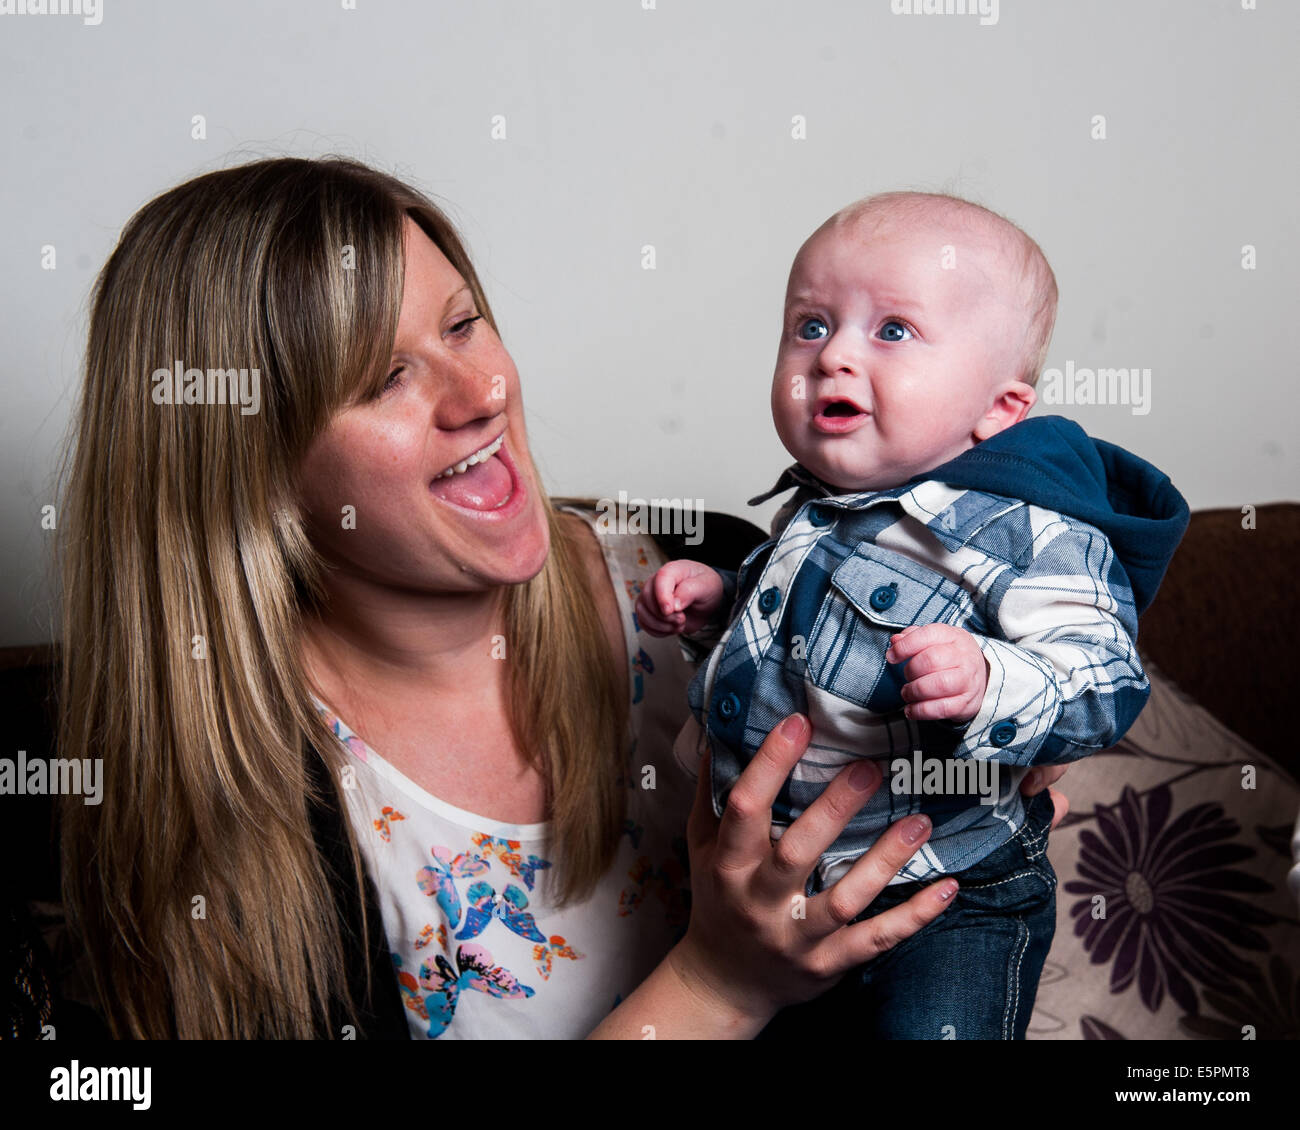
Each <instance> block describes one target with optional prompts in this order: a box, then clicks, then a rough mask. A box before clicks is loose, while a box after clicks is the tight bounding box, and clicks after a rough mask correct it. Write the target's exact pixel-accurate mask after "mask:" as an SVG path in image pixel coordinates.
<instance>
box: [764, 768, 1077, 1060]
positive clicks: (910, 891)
mask: <svg viewBox="0 0 1300 1130" xmlns="http://www.w3.org/2000/svg"><path fill="white" fill-rule="evenodd" d="M1025 807H1026V816H1025V822H1024V824H1022V825H1021V826H1020V828H1019V830H1018V831H1017V832H1016V833H1015V835H1014V836H1012V837H1011V839H1009V840H1008V841H1007V842H1006V843H1005V844H1003V845H1002V847H1000V848H998V849H997V850H996V851H995V852H993V853H992V854H991V855H988V856H986V857H985V858H984V859H982V860H980V862H979V863H977V864H975V865H974V866H973V867H968V868H967V869H966V870H965V871H959V872H957V873H956V874H955V878H956V879H957V882H958V883H959V884H960V889H959V890H958V892H957V896H956V898H955V900H954V902H953V905H952V906H950V907H949V908H948V909H947V910H945V911H944V912H943V913H942V914H941V915H940V916H939V917H938V918H936V919H935V920H934V921H933V922H931V923H930V924H929V925H927V926H925V927H923V928H922V929H921V930H919V931H918V932H917V933H915V934H913V935H912V936H911V937H910V938H908V939H907V940H906V941H903V942H900V943H899V944H898V945H896V946H895V947H894V948H893V949H891V950H887V951H886V952H885V953H882V954H880V955H879V956H878V957H875V958H873V959H872V960H871V961H869V962H867V963H866V964H865V965H862V966H859V967H858V968H857V969H853V970H850V971H849V972H848V973H847V974H846V975H845V976H844V979H843V980H842V981H840V983H839V984H838V985H836V986H835V987H834V988H833V989H831V990H830V991H829V992H827V993H826V994H825V995H824V996H822V997H820V998H819V999H817V1000H815V1001H810V1002H809V1003H808V1004H802V1005H794V1006H792V1007H791V1008H787V1009H783V1010H782V1011H781V1012H780V1013H778V1014H777V1016H776V1017H775V1018H774V1019H773V1020H772V1022H771V1023H770V1024H769V1025H768V1026H767V1027H766V1028H765V1029H764V1030H763V1031H762V1033H760V1035H759V1039H786V1038H797V1039H807V1038H809V1037H810V1036H812V1035H814V1034H815V1035H816V1036H817V1037H818V1038H819V1039H820V1038H823V1037H825V1036H826V1035H834V1034H842V1035H844V1036H851V1037H852V1038H854V1039H858V1040H861V1039H864V1038H865V1039H876V1040H939V1039H956V1040H1022V1039H1024V1036H1025V1028H1026V1027H1027V1026H1028V1024H1029V1014H1030V1012H1032V1011H1033V1007H1034V996H1035V994H1036V993H1037V992H1038V978H1039V976H1040V975H1041V973H1042V971H1043V962H1044V961H1045V960H1046V958H1047V951H1048V949H1049V948H1050V947H1051V944H1052V935H1053V933H1054V932H1055V928H1056V872H1054V871H1053V870H1052V865H1051V864H1050V863H1049V862H1048V860H1047V833H1048V831H1049V829H1050V827H1051V819H1052V801H1051V797H1050V796H1049V795H1048V793H1047V791H1046V790H1044V791H1043V792H1041V793H1039V794H1038V795H1037V796H1036V797H1033V798H1029V799H1027V800H1026V802H1025ZM929 885H930V884H929V883H928V882H927V883H899V884H896V885H895V886H892V887H886V888H885V889H884V890H883V891H881V893H880V894H879V895H878V896H877V897H876V900H875V901H874V902H873V903H872V904H871V906H870V907H868V908H867V910H866V911H864V912H863V913H862V914H860V915H859V916H858V917H857V918H856V919H854V921H855V922H861V921H863V920H864V919H867V918H871V917H874V916H875V915H877V914H880V913H882V912H883V911H885V910H888V909H890V908H891V907H894V906H898V905H899V904H900V903H903V902H906V901H907V900H908V899H909V898H911V897H912V896H913V895H914V894H916V892H917V891H919V890H921V889H923V888H924V887H926V886H929Z"/></svg>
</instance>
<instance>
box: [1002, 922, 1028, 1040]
mask: <svg viewBox="0 0 1300 1130" xmlns="http://www.w3.org/2000/svg"><path fill="white" fill-rule="evenodd" d="M1016 942H1017V950H1016V955H1015V959H1014V961H1015V964H1014V967H1012V968H1011V969H1009V970H1008V972H1009V973H1010V974H1011V984H1010V985H1009V986H1008V988H1009V989H1010V990H1011V991H1010V992H1008V993H1007V1008H1006V1011H1005V1012H1004V1013H1003V1014H1002V1038H1003V1039H1004V1040H1009V1039H1011V1038H1012V1037H1011V1036H1009V1035H1008V1034H1007V1027H1008V1024H1009V1025H1010V1026H1011V1031H1012V1034H1013V1035H1014V1032H1015V1019H1014V1018H1015V1016H1016V1013H1017V1012H1018V1011H1019V1008H1020V966H1021V964H1022V963H1023V962H1024V959H1025V952H1026V951H1027V950H1028V949H1029V926H1028V924H1027V923H1026V922H1025V921H1024V919H1022V918H1017V919H1016Z"/></svg>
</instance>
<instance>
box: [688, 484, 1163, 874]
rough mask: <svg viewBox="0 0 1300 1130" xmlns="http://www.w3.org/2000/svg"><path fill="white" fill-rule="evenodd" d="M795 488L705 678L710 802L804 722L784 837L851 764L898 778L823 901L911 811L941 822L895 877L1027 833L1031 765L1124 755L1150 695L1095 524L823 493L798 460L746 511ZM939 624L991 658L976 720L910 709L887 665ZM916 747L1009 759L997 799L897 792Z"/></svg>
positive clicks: (876, 800) (928, 488)
mask: <svg viewBox="0 0 1300 1130" xmlns="http://www.w3.org/2000/svg"><path fill="white" fill-rule="evenodd" d="M791 486H798V487H799V488H800V489H799V491H798V493H797V494H796V495H795V496H794V497H793V498H791V500H790V501H789V502H788V503H787V504H786V505H785V507H784V508H783V509H782V511H781V513H779V514H778V516H777V519H776V521H775V522H774V524H773V534H774V535H776V536H774V537H773V538H772V539H771V540H769V541H767V542H765V543H764V544H763V545H761V546H759V547H758V548H757V549H756V550H754V552H753V553H751V554H750V555H749V557H748V558H746V560H745V562H744V564H743V565H742V566H741V569H740V572H739V574H738V575H737V576H736V578H735V581H734V584H735V592H736V594H738V595H737V597H736V598H735V599H734V603H733V607H732V616H731V623H730V626H729V627H728V628H727V629H726V630H725V632H724V633H723V634H722V635H721V637H720V639H719V642H718V644H717V646H716V647H715V648H714V650H713V652H712V654H711V655H710V656H709V660H708V662H707V664H705V665H702V666H701V668H700V670H699V672H698V673H697V675H696V677H695V679H694V681H693V682H692V683H691V687H690V692H689V698H690V704H691V709H692V711H693V712H694V714H695V717H696V718H697V719H698V722H699V726H702V727H703V728H704V730H705V731H706V732H707V734H708V737H709V739H710V741H711V744H712V748H713V762H712V764H713V781H712V785H713V804H714V810H715V812H716V813H717V814H718V815H721V813H722V809H723V806H724V805H725V802H726V797H727V794H728V792H729V791H730V789H731V786H732V785H733V784H734V782H735V781H736V778H737V777H738V776H739V775H740V773H741V770H742V769H743V768H744V766H745V765H746V764H747V763H748V762H749V760H750V758H752V757H753V755H754V754H755V752H756V751H757V749H758V747H759V745H760V744H761V743H762V741H763V739H764V738H765V737H766V736H767V734H768V732H769V731H770V730H771V729H772V728H773V727H774V726H775V725H776V724H777V723H778V722H780V721H781V719H783V718H784V717H785V716H786V715H788V714H792V713H794V712H795V711H802V712H804V713H805V714H807V715H808V716H809V717H810V719H811V720H812V723H813V736H812V744H811V745H810V746H809V748H808V751H807V753H806V754H805V756H804V757H803V759H802V760H801V761H800V762H799V764H798V765H797V766H796V767H795V769H794V772H793V773H792V774H791V776H790V777H789V779H788V780H787V781H786V783H785V785H784V786H783V787H782V790H781V793H780V796H779V797H778V798H777V802H776V804H775V805H774V806H773V810H772V814H773V829H772V834H773V836H779V835H780V834H781V832H782V831H783V830H784V828H785V827H786V826H787V825H789V824H790V823H791V822H793V821H794V820H795V819H796V818H797V817H798V816H799V814H800V813H801V812H803V810H804V809H805V808H806V807H807V806H808V805H809V804H811V803H812V801H813V800H814V799H815V798H816V797H817V796H818V794H819V793H821V791H822V790H823V789H824V788H825V787H826V784H827V783H828V782H829V781H830V780H831V778H833V777H834V776H835V775H836V774H837V773H838V772H839V771H840V770H841V769H842V768H843V767H844V766H845V765H846V764H848V763H849V762H851V761H855V760H858V759H860V758H864V757H868V758H876V759H882V766H881V768H882V770H883V771H884V774H885V780H884V783H883V784H882V785H881V787H880V788H879V789H878V790H877V791H876V793H875V794H874V795H873V796H872V798H871V800H870V801H869V802H868V803H867V805H866V806H865V807H864V808H863V809H862V810H861V811H860V812H859V813H858V814H857V815H856V816H855V817H854V818H853V819H852V820H851V821H850V822H849V824H848V825H847V827H846V828H845V829H844V831H843V833H842V834H841V835H840V837H839V839H837V840H836V842H835V843H834V844H833V845H832V846H831V848H830V849H829V850H828V851H827V852H826V853H825V854H824V855H823V857H822V860H821V864H820V866H819V867H818V870H817V874H816V876H815V877H814V880H810V883H809V893H813V892H814V891H815V890H817V889H818V886H819V884H820V886H827V885H829V884H830V883H831V882H834V881H835V879H837V878H838V877H839V876H840V875H842V874H843V873H844V871H846V870H847V869H848V867H849V865H850V864H851V862H852V860H854V859H856V858H857V857H858V856H859V855H861V854H862V853H863V852H864V851H866V849H867V848H869V847H870V846H871V844H872V843H874V842H875V840H876V839H877V838H878V837H879V836H880V834H881V833H882V832H884V831H885V829H886V828H887V827H888V826H889V825H890V824H892V823H893V822H894V821H896V820H898V819H899V818H900V817H902V816H905V815H907V814H908V813H912V812H924V813H926V814H927V815H929V816H930V818H931V820H932V821H933V825H934V829H933V832H932V833H931V836H930V839H929V840H928V841H927V842H926V843H925V844H924V845H923V846H922V848H921V850H920V851H918V852H917V853H916V854H915V855H914V856H913V857H912V858H911V860H909V861H908V863H907V864H906V865H905V866H904V867H903V868H902V870H900V871H899V872H898V874H897V875H896V876H895V877H894V879H893V880H892V881H891V882H894V883H899V882H907V881H914V880H919V879H928V878H931V877H934V876H937V875H941V874H947V873H950V872H954V871H960V870H962V869H964V868H966V867H970V866H971V865H973V864H974V863H976V862H978V861H979V860H980V859H982V858H984V857H985V856H987V855H988V854H989V853H991V852H992V851H994V850H995V849H996V848H997V847H999V846H1000V845H1001V844H1002V843H1004V842H1005V841H1006V840H1007V839H1008V838H1010V836H1011V835H1012V834H1013V833H1014V832H1015V831H1016V829H1017V828H1019V827H1020V825H1021V824H1022V823H1023V821H1024V818H1025V813H1024V805H1023V804H1022V803H1021V798H1020V794H1019V788H1018V787H1019V784H1020V781H1021V779H1022V778H1023V777H1024V775H1025V773H1026V772H1027V771H1028V767H1029V766H1031V765H1045V764H1055V763H1061V762H1068V761H1074V760H1076V759H1077V758H1080V757H1084V756H1086V755H1087V754H1089V753H1092V752H1093V751H1095V750H1099V749H1105V748H1107V747H1108V746H1111V745H1113V744H1114V743H1115V742H1117V741H1118V740H1119V738H1120V737H1121V736H1122V735H1123V734H1124V732H1125V731H1126V730H1127V729H1128V727H1129V726H1130V725H1131V724H1132V722H1133V720H1134V719H1135V718H1136V717H1137V715H1138V713H1139V711H1140V710H1141V709H1142V707H1143V705H1144V704H1145V702H1146V698H1147V694H1148V691H1149V686H1148V683H1147V679H1146V675H1145V673H1144V672H1143V670H1142V665H1141V663H1140V662H1139V660H1138V655H1137V650H1136V647H1135V644H1134V640H1135V638H1136V635H1137V612H1136V609H1135V607H1134V601H1133V593H1132V591H1131V589H1130V586H1129V582H1128V578H1127V576H1126V574H1125V572H1124V569H1123V566H1122V565H1121V564H1120V563H1119V561H1118V559H1117V558H1116V556H1115V553H1114V550H1113V549H1112V547H1111V544H1110V542H1109V541H1108V540H1107V538H1106V537H1105V535H1103V534H1102V533H1101V532H1100V531H1099V530H1098V529H1097V528H1096V527H1095V526H1091V525H1089V524H1087V523H1085V522H1081V521H1078V520H1075V519H1073V518H1069V517H1065V516H1063V515H1062V514H1059V513H1056V512H1054V511H1051V510H1046V509H1043V508H1041V507H1038V506H1034V505H1031V504H1029V503H1026V502H1023V501H1020V500H1017V499H1014V498H1007V497H1001V496H997V495H993V494H986V493H983V492H981V491H977V490H962V489H957V488H954V487H951V486H948V485H946V484H944V483H942V482H937V481H933V480H925V481H922V482H920V483H916V484H913V485H910V486H904V487H898V488H895V489H892V490H887V491H878V492H868V493H863V494H852V495H828V494H827V492H826V488H825V487H824V486H823V485H822V484H821V483H820V482H818V480H817V479H815V478H814V477H813V476H812V475H810V474H809V473H808V472H807V471H805V470H804V469H803V468H801V467H800V466H799V465H798V464H796V465H795V466H794V467H791V468H790V469H788V470H787V471H786V472H785V473H784V474H783V475H782V477H781V479H780V480H779V481H778V483H777V485H776V486H775V487H774V488H773V489H772V490H771V491H769V492H768V493H767V494H764V495H760V496H759V497H758V498H756V499H754V500H753V501H752V503H751V505H755V504H757V503H759V502H762V501H764V500H766V499H768V498H771V497H772V496H773V495H775V494H777V493H779V492H780V491H783V490H787V489H789V488H790V487H791ZM782 526H784V528H783V529H782ZM725 576H726V575H724V577H725ZM727 579H728V580H730V578H727ZM927 623H943V624H952V625H957V626H960V627H962V628H965V629H967V630H969V631H970V632H972V633H973V634H974V636H975V639H976V642H977V643H978V644H979V647H980V649H981V651H982V652H983V654H984V657H985V658H986V659H987V660H988V666H989V679H988V688H987V690H986V692H985V694H984V699H983V701H982V703H981V704H980V708H979V713H978V714H977V715H976V717H975V718H974V719H973V720H972V721H971V722H970V723H969V724H965V725H959V724H954V723H949V722H924V721H923V722H916V721H912V720H909V719H908V718H906V717H904V715H903V710H902V708H903V701H902V698H901V696H900V693H899V692H900V691H901V688H902V686H903V683H904V682H905V675H904V673H903V667H904V665H903V664H890V663H886V662H885V657H884V653H885V649H886V648H887V647H888V646H889V637H890V636H891V635H892V634H894V633H896V632H899V631H901V630H902V629H903V628H905V627H907V626H908V625H910V624H927ZM692 726H694V724H693V723H692ZM694 729H695V733H696V734H697V735H698V733H699V727H695V728H694ZM914 751H919V752H920V753H921V754H922V756H924V757H926V758H942V759H965V758H973V759H990V760H993V761H996V762H998V763H999V765H998V768H999V774H998V778H997V780H998V784H999V786H1000V791H999V794H998V799H997V803H996V804H992V805H990V804H981V803H980V802H979V797H978V796H976V795H972V794H971V793H970V792H962V793H957V794H945V795H934V794H929V795H915V794H914V793H912V792H903V793H901V794H898V793H895V792H894V791H893V790H892V789H891V788H890V782H891V768H890V762H891V761H892V760H893V759H894V758H899V757H902V758H906V759H908V761H909V762H910V761H911V760H912V755H913V753H914Z"/></svg>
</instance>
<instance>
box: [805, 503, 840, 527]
mask: <svg viewBox="0 0 1300 1130" xmlns="http://www.w3.org/2000/svg"><path fill="white" fill-rule="evenodd" d="M808 521H810V522H811V523H812V524H813V525H814V526H829V525H830V524H831V523H832V522H833V521H835V515H833V514H832V513H831V511H830V508H829V507H826V506H814V507H812V508H811V509H810V510H809V511H808Z"/></svg>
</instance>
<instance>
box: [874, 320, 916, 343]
mask: <svg viewBox="0 0 1300 1130" xmlns="http://www.w3.org/2000/svg"><path fill="white" fill-rule="evenodd" d="M880 336H881V338H882V339H883V340H885V341H906V340H907V339H908V338H910V337H911V336H912V331H911V330H909V329H908V328H907V324H906V323H905V322H900V321H899V320H898V319H897V318H891V319H890V320H889V321H888V322H886V323H885V324H884V325H883V326H881V327H880Z"/></svg>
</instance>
